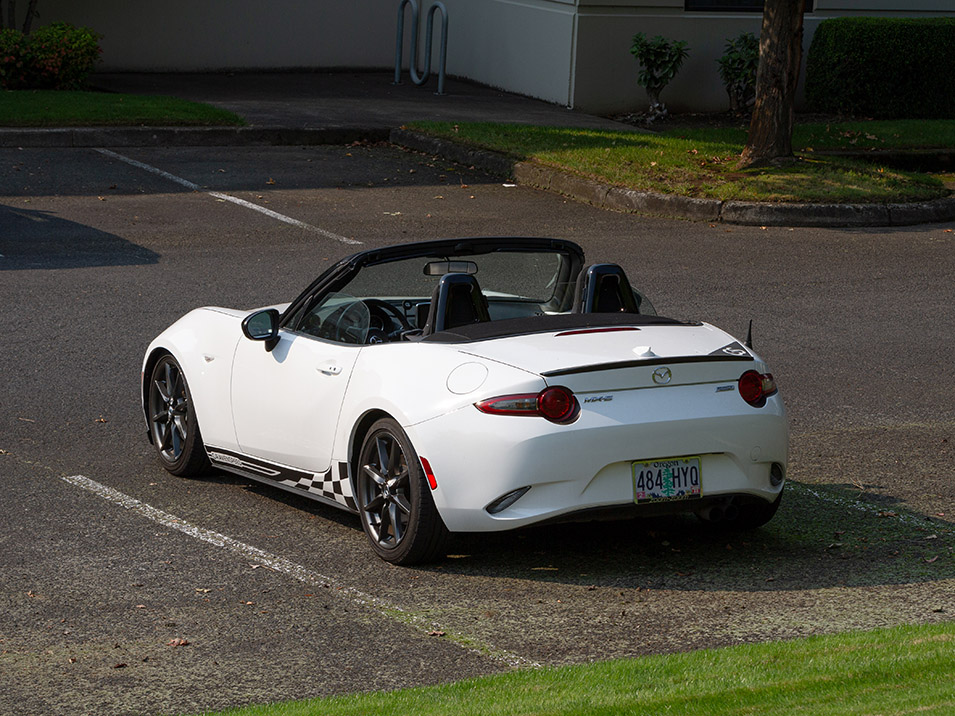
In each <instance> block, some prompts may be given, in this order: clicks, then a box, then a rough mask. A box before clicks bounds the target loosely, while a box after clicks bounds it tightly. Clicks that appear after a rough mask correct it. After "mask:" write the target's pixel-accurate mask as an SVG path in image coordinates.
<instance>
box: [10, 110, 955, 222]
mask: <svg viewBox="0 0 955 716" xmlns="http://www.w3.org/2000/svg"><path fill="white" fill-rule="evenodd" d="M364 141H368V142H387V141H390V142H391V143H392V144H396V145H398V146H402V147H405V148H407V149H411V150H415V151H419V152H424V153H427V154H432V155H437V156H441V157H444V158H445V159H448V160H450V161H454V162H457V163H459V164H464V165H466V166H473V167H475V168H478V169H481V170H483V171H486V172H488V173H490V174H497V175H499V176H504V177H508V178H513V179H514V180H515V181H516V182H517V183H519V184H522V185H524V186H532V187H535V188H538V189H544V190H546V191H552V192H555V193H557V194H561V195H563V196H567V197H569V198H571V199H574V200H576V201H581V202H584V203H587V204H591V205H593V206H596V207H598V208H600V209H610V210H612V211H620V212H626V213H634V214H645V215H648V216H661V217H667V218H675V219H688V220H690V221H709V222H723V223H727V224H741V225H748V226H807V227H833V228H836V227H861V226H912V225H915V224H932V223H940V222H945V221H955V195H951V196H948V197H945V198H942V199H935V200H933V201H927V202H912V203H903V204H796V203H769V202H746V201H720V200H718V199H695V198H692V197H685V196H676V195H673V194H658V193H655V192H645V191H636V190H633V189H626V188H623V187H617V186H612V185H609V184H604V183H602V182H598V181H594V180H593V179H587V178H586V177H580V176H577V175H575V174H571V173H569V172H564V171H561V170H559V169H554V168H552V167H547V166H544V165H542V164H537V163H536V162H520V161H515V160H513V159H511V158H509V157H507V156H505V155H503V154H498V153H497V152H491V151H487V150H484V149H473V148H470V147H467V146H465V145H463V144H459V143H456V142H451V141H448V140H446V139H439V138H437V137H430V136H427V135H424V134H419V133H417V132H412V131H410V130H407V129H400V128H399V129H389V128H387V127H383V126H369V127H315V128H302V129H290V128H288V127H78V128H55V129H0V148H24V147H30V148H91V147H193V146H198V147H254V146H296V145H298V146H317V145H323V144H351V143H353V142H364Z"/></svg>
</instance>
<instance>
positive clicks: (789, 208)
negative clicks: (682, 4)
mask: <svg viewBox="0 0 955 716" xmlns="http://www.w3.org/2000/svg"><path fill="white" fill-rule="evenodd" d="M393 80H394V74H393V73H391V72H381V71H379V72H355V71H351V72H346V71H342V72H255V73H189V74H182V73H123V74H98V75H95V76H94V77H93V78H92V81H91V85H92V86H93V87H94V88H96V89H100V90H103V91H107V92H122V93H129V94H154V95H168V96H174V97H179V98H182V99H188V100H193V101H197V102H205V103H207V104H211V105H214V106H216V107H221V108H223V109H227V110H230V111H232V112H235V113H236V114H238V115H240V116H242V117H244V118H245V120H246V121H247V122H248V123H249V126H246V127H238V128H232V127H104V128H61V129H0V148H2V147H129V146H250V145H259V146H261V145H315V144H347V143H350V142H354V141H390V142H392V143H395V144H400V145H402V146H405V147H408V148H411V149H415V150H418V151H424V152H430V153H432V154H440V155H442V156H445V157H447V158H448V159H451V160H454V161H458V162H460V163H463V164H466V165H468V166H471V165H473V166H475V167H477V168H479V169H483V170H485V171H487V172H489V173H493V174H498V175H502V176H506V177H509V178H514V179H515V180H516V181H517V182H518V183H520V184H524V185H527V186H533V187H537V188H540V189H545V190H548V191H553V192H557V193H560V194H563V195H565V196H568V197H570V198H573V199H576V200H578V201H582V202H586V203H589V204H592V205H594V206H597V207H600V208H605V209H612V210H616V211H625V212H632V213H637V214H651V215H656V216H667V217H673V218H682V219H689V220H695V221H710V222H715V221H723V222H727V223H735V224H749V225H766V226H770V225H773V226H905V225H912V224H923V223H936V222H943V221H955V196H949V197H947V198H944V199H938V200H935V201H929V202H919V203H902V204H784V203H758V202H739V201H719V200H716V199H692V198H688V197H681V196H673V195H667V194H656V193H653V192H641V191H634V190H630V189H624V188H621V187H614V186H609V185H605V184H602V183H600V182H596V181H593V180H590V179H587V178H584V177H580V176H577V175H572V174H569V173H566V172H562V171H559V170H556V169H552V168H550V167H545V166H543V165H540V164H535V163H532V162H515V161H514V160H512V159H509V158H507V157H504V156H502V155H497V154H494V153H491V152H483V151H477V150H471V149H468V148H466V147H463V146H461V145H457V144H454V143H451V142H447V141H441V140H435V139H433V138H430V137H423V136H421V135H415V134H414V133H411V132H408V131H406V130H403V129H402V128H401V127H402V125H404V124H405V123H407V122H413V121H416V120H433V121H448V122H508V123H517V124H535V125H550V126H568V127H587V128H594V129H614V130H624V131H628V130H629V131H635V132H639V131H644V130H639V129H636V128H634V127H632V126H630V125H627V124H621V123H619V122H614V121H612V120H609V119H606V118H603V117H596V116H593V115H588V114H584V113H582V112H577V111H574V110H570V109H566V108H563V107H559V106H557V105H553V104H549V103H547V102H543V101H539V100H534V99H530V98H527V97H521V96H518V95H514V94H510V93H507V92H504V91H501V90H496V89H493V88H489V87H483V86H480V85H476V84H473V83H470V82H465V81H461V80H452V79H448V80H447V81H446V83H445V94H444V95H441V96H437V95H436V94H435V90H436V87H437V80H436V79H435V78H432V79H431V80H430V81H429V82H428V83H427V85H426V86H424V87H418V86H415V85H414V84H413V83H412V82H411V81H410V79H409V78H408V76H407V73H405V74H404V75H403V77H402V82H403V83H402V84H399V85H395V84H393Z"/></svg>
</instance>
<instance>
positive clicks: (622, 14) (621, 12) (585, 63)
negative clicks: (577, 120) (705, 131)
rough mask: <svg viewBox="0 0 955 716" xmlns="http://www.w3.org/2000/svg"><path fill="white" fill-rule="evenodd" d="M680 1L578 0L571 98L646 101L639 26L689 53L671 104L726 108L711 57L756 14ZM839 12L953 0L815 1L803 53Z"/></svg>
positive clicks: (593, 105)
mask: <svg viewBox="0 0 955 716" xmlns="http://www.w3.org/2000/svg"><path fill="white" fill-rule="evenodd" d="M683 7H684V3H683V0H579V15H578V21H577V23H578V32H577V62H576V67H575V72H574V80H575V81H574V95H573V99H572V105H573V106H574V107H577V108H581V109H585V110H587V111H590V112H594V113H604V114H609V113H613V112H626V111H633V110H637V111H644V110H645V109H646V108H647V107H646V105H647V98H646V92H645V91H644V89H643V88H642V87H640V86H639V85H638V84H637V73H638V71H639V65H638V64H637V62H636V60H635V59H634V58H633V56H632V55H631V54H630V45H631V44H632V43H631V38H632V37H633V35H634V34H636V33H638V32H643V33H644V34H646V35H647V36H648V37H653V36H655V35H663V36H664V37H668V38H672V39H676V40H686V41H687V43H688V46H689V50H690V54H689V56H688V57H687V59H686V60H685V61H684V63H683V67H682V68H681V69H680V73H679V74H678V75H677V76H676V77H675V78H674V79H673V81H672V82H670V84H669V85H667V87H666V89H665V90H664V91H663V93H662V95H661V98H662V99H663V101H664V103H665V104H666V105H667V107H668V108H669V109H671V110H672V111H690V110H692V111H720V110H727V109H729V99H728V98H727V96H726V90H725V89H724V88H723V83H722V81H721V80H720V76H719V71H718V66H717V64H716V59H717V58H718V57H720V56H721V55H722V54H723V48H724V45H725V43H726V41H727V40H728V39H730V38H733V37H736V36H737V35H739V34H740V33H742V32H752V33H754V34H755V35H759V30H760V25H761V22H762V15H761V14H760V13H758V12H757V13H754V12H686V11H685V10H684V9H683ZM901 8H904V9H901ZM842 15H886V16H899V17H901V16H911V15H923V16H943V15H949V16H951V15H955V4H953V2H952V1H951V0H815V3H814V11H813V12H811V13H807V14H806V15H805V16H804V21H803V24H804V44H803V49H804V52H803V59H804V60H805V54H806V52H808V50H809V43H810V42H811V41H812V36H813V34H814V33H815V30H816V28H817V27H818V26H819V23H820V22H822V21H823V20H825V19H827V18H830V17H838V16H842ZM799 99H801V87H800V90H799ZM797 101H798V100H797Z"/></svg>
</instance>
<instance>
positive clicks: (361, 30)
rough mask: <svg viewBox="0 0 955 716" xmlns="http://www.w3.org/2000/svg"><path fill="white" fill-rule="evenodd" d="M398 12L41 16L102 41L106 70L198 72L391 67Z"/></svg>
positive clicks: (112, 11)
mask: <svg viewBox="0 0 955 716" xmlns="http://www.w3.org/2000/svg"><path fill="white" fill-rule="evenodd" d="M25 4H26V3H24V2H20V3H19V5H20V6H23V5H25ZM428 4H429V5H430V2H429V3H428ZM397 5H398V4H397V2H393V1H392V0H304V1H303V0H268V1H267V2H262V0H166V1H165V2H147V1H146V0H82V1H81V2H79V1H78V0H43V2H41V3H40V4H39V9H40V12H41V13H42V18H41V19H42V20H43V21H44V22H46V21H50V22H52V21H66V22H71V23H73V24H76V25H86V26H88V27H91V28H93V29H94V30H96V31H97V32H99V33H100V34H102V35H103V39H102V42H101V46H102V48H103V57H102V63H101V64H100V69H101V70H104V71H116V70H123V71H126V70H128V71H143V70H145V71H153V70H156V71H162V70H176V71H195V70H222V69H269V68H306V67H307V68H316V67H321V68H327V67H358V68H364V67H388V66H389V65H393V64H394V53H395V17H396V9H397ZM409 14H410V13H409Z"/></svg>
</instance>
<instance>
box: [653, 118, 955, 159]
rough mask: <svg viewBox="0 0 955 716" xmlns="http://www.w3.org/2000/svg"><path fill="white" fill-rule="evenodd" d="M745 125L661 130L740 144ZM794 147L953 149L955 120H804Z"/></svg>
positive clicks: (832, 149) (676, 134)
mask: <svg viewBox="0 0 955 716" xmlns="http://www.w3.org/2000/svg"><path fill="white" fill-rule="evenodd" d="M746 133H747V130H746V128H745V127H744V126H739V127H727V128H713V129H690V128H686V129H669V130H666V131H665V132H662V133H661V134H664V135H665V136H674V137H684V138H687V139H699V140H701V141H710V140H712V139H713V138H714V137H719V138H721V139H722V141H724V142H728V143H732V144H734V145H735V144H738V145H740V146H742V145H743V144H744V143H745V142H746ZM793 149H795V150H796V151H797V152H803V151H846V152H855V151H869V150H877V151H878V150H885V151H904V150H911V151H924V150H930V149H937V150H941V151H947V152H951V151H953V150H955V120H951V119H899V120H859V121H846V122H806V123H801V124H797V125H796V126H795V127H794V128H793Z"/></svg>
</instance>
